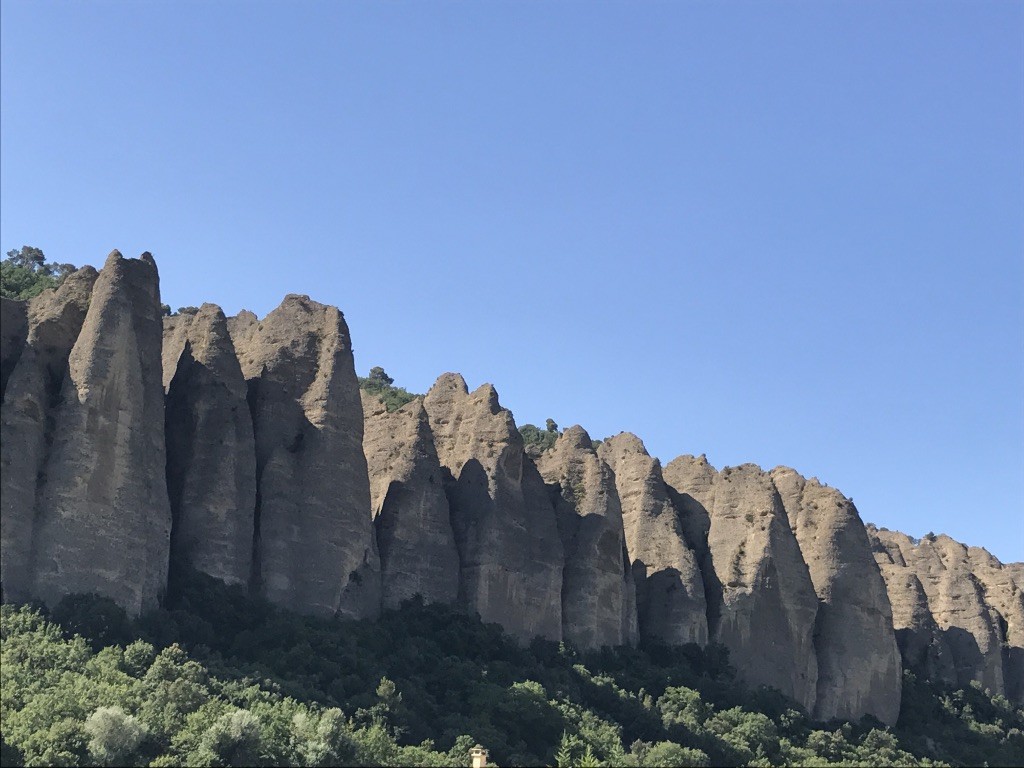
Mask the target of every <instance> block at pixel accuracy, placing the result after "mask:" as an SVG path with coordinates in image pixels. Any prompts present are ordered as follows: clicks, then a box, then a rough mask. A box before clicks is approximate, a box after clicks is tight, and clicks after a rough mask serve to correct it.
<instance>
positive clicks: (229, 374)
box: [0, 251, 1024, 723]
mask: <svg viewBox="0 0 1024 768" xmlns="http://www.w3.org/2000/svg"><path fill="white" fill-rule="evenodd" d="M160 308H161V305H160V295H159V280H158V276H157V270H156V265H155V264H154V262H153V260H152V258H151V257H150V256H149V255H148V254H143V256H142V257H141V258H139V259H125V258H122V257H121V255H120V254H118V253H117V252H116V251H115V252H114V253H112V254H111V255H110V257H109V258H108V259H107V262H106V264H105V265H104V268H103V270H102V271H101V272H99V273H97V272H96V270H94V269H92V268H91V267H86V268H83V269H81V270H78V271H77V272H75V273H74V274H72V275H71V276H70V277H69V278H68V279H67V280H66V281H65V282H64V283H63V284H62V285H61V286H60V288H58V289H57V290H55V291H46V292H44V293H43V294H41V295H40V296H38V297H37V298H35V299H33V300H32V301H30V302H18V301H11V300H7V299H5V300H3V301H2V302H0V322H2V327H0V401H2V404H0V426H2V440H0V466H2V474H0V514H2V519H0V523H2V525H0V587H2V593H3V598H4V599H5V600H10V601H25V600H32V599H39V600H43V601H44V602H47V603H49V604H51V605H52V604H54V603H55V602H57V601H58V600H59V599H60V598H61V597H63V596H64V595H66V594H69V593H75V592H97V593H99V594H101V595H106V596H108V597H111V598H113V599H114V600H115V601H117V602H118V603H119V604H120V605H122V606H123V607H124V608H125V609H126V610H127V611H128V612H129V613H131V614H138V613H140V612H142V611H144V610H146V609H148V608H151V607H153V606H155V605H157V603H158V601H159V600H160V598H161V595H162V594H163V593H164V591H165V590H166V588H167V580H168V577H169V572H170V573H173V572H175V569H182V570H186V569H196V570H199V571H204V572H205V573H207V574H210V575H212V576H214V577H216V578H218V579H221V580H223V581H225V582H227V583H232V584H238V585H243V586H246V587H247V588H248V589H249V590H251V591H253V592H256V593H259V594H262V595H264V596H266V597H267V598H269V599H270V600H272V601H273V602H275V603H277V604H279V605H282V606H285V607H287V608H289V609H292V610H296V611H300V612H303V613H309V614H316V615H321V616H335V615H340V616H347V617H372V616H374V615H376V614H377V612H378V611H379V610H380V609H381V608H382V607H383V608H390V607H393V606H396V605H398V604H399V603H401V602H402V601H403V600H405V599H408V598H410V597H414V596H416V595H419V596H420V597H422V598H423V599H424V600H427V601H432V602H440V603H456V604H460V605H462V606H463V607H465V608H467V609H470V610H473V611H476V612H477V613H479V614H480V616H482V617H483V618H484V619H485V620H487V621H494V622H498V623H500V624H501V625H502V626H503V627H504V628H505V629H506V630H508V631H509V632H510V633H512V634H513V635H514V636H516V637H517V638H519V639H521V640H523V641H529V640H530V639H532V638H533V637H535V636H541V637H544V638H547V639H550V640H565V641H568V642H571V643H573V644H574V645H577V646H580V647H599V646H603V645H627V644H634V643H637V642H640V641H647V642H651V641H653V642H659V643H669V644H681V643H690V642H694V643H698V644H702V645H703V644H705V643H707V642H709V641H710V642H718V643H722V644H723V645H725V646H726V647H727V648H728V649H729V651H730V658H731V661H732V663H733V664H734V666H735V667H736V668H737V670H738V672H739V674H740V676H741V677H742V678H743V679H745V680H746V681H747V682H748V683H752V684H765V685H770V686H774V687H776V688H778V689H779V690H780V691H782V692H783V693H785V694H786V695H788V696H790V697H792V698H794V699H795V700H796V701H798V702H799V703H800V704H801V705H802V706H804V707H805V708H806V709H807V710H808V712H809V713H810V714H811V716H812V717H814V718H818V719H829V718H834V717H838V718H844V719H857V718H859V717H860V716H862V715H865V714H870V715H873V716H874V717H876V718H878V719H879V720H882V721H884V722H887V723H891V722H893V721H894V720H895V717H896V714H897V712H898V709H899V697H900V680H901V672H902V668H903V667H907V668H909V669H911V670H913V671H914V672H916V673H917V674H920V675H923V676H925V677H927V678H929V679H932V680H936V681H940V682H949V683H953V684H956V685H960V686H964V685H968V684H970V683H971V682H973V681H977V682H979V683H981V684H982V685H984V686H985V687H987V688H989V689H991V690H992V691H994V692H999V693H1005V694H1006V695H1007V696H1008V697H1009V698H1011V699H1012V700H1014V701H1016V702H1018V703H1020V702H1022V700H1024V593H1022V591H1021V589H1022V586H1024V584H1022V582H1024V564H1020V563H1011V564H1006V565H1004V564H1002V563H1000V562H999V561H998V560H996V559H995V558H993V557H992V556H991V555H990V554H989V553H988V552H986V551H985V550H982V549H978V548H974V547H971V548H968V547H965V546H963V545H961V544H959V543H957V542H955V541H953V540H952V539H949V538H948V537H945V536H937V537H936V536H931V535H929V536H928V537H926V538H925V539H923V540H921V541H917V540H913V539H911V538H910V537H908V536H905V535H904V534H900V533H894V532H890V531H886V530H885V529H878V528H875V527H874V526H870V525H869V526H867V527H866V528H865V527H864V525H863V524H862V522H861V520H860V517H859V515H858V513H857V510H856V508H855V507H854V505H853V503H852V502H851V501H850V500H849V499H847V498H846V497H844V496H843V495H842V494H841V493H839V492H838V491H836V490H835V489H832V488H829V487H827V486H825V485H823V484H821V483H819V482H818V481H816V480H813V479H812V480H805V479H804V478H803V477H802V476H800V475H799V474H797V473H796V472H795V471H793V470H790V469H787V468H784V467H779V468H776V469H775V470H772V472H770V473H769V472H765V471H763V470H762V469H760V468H759V467H756V466H754V465H752V464H746V465H743V466H740V467H732V468H726V469H723V470H722V471H721V472H719V471H716V470H715V468H714V467H712V466H711V465H710V464H709V463H708V461H707V459H706V458H705V457H704V456H699V457H696V458H695V457H693V456H689V455H687V456H681V457H679V458H677V459H676V460H674V461H672V462H671V463H669V464H668V465H667V466H666V467H665V468H664V470H663V469H662V467H661V465H660V463H659V462H658V460H657V459H655V458H652V457H651V456H650V455H648V453H647V451H646V450H645V449H644V446H643V443H642V442H641V441H640V439H639V438H637V437H635V436H633V435H630V434H628V433H623V434H620V435H618V436H616V437H612V438H609V439H608V440H606V441H605V442H603V443H600V444H599V445H598V444H597V443H595V442H592V441H591V440H590V437H589V436H588V435H587V433H586V431H585V430H583V429H582V428H581V427H572V428H570V429H567V430H566V431H565V432H564V433H563V434H562V435H561V436H560V437H559V438H558V440H557V441H556V442H555V444H554V446H553V447H551V448H549V449H548V450H546V451H542V450H540V449H539V448H536V447H534V450H533V451H532V453H531V456H527V455H526V453H525V452H524V445H523V439H522V436H521V435H520V433H519V431H518V429H517V428H516V425H515V421H514V419H513V416H512V414H511V412H510V411H508V410H507V409H506V408H503V407H502V406H501V404H500V403H499V401H498V396H497V393H496V392H495V390H494V388H493V387H492V386H490V385H489V384H485V385H483V386H481V387H479V388H478V389H476V390H475V391H474V392H472V393H470V392H469V391H468V388H467V387H466V384H465V381H463V379H462V377H461V376H458V375H457V374H444V375H443V376H441V377H440V378H439V379H438V380H437V382H436V383H435V384H434V386H433V387H432V388H431V390H430V392H429V393H428V394H427V395H426V396H425V397H424V398H423V399H417V400H415V401H413V402H411V403H409V404H407V405H406V406H404V407H403V408H400V409H398V410H397V411H395V412H393V413H388V412H387V410H386V408H385V407H384V406H383V405H382V404H381V402H380V401H379V400H378V399H377V398H375V397H370V396H367V395H365V394H361V393H360V392H359V389H358V383H357V380H356V376H355V368H354V364H353V357H352V344H351V340H350V338H349V331H348V327H347V325H346V323H345V320H344V318H343V317H342V315H341V313H340V312H339V311H338V310H337V309H335V308H334V307H329V306H325V305H323V304H318V303H317V302H315V301H312V300H310V299H309V298H308V297H305V296H294V295H293V296H288V297H286V298H285V299H284V301H283V302H282V304H281V306H280V307H278V308H277V309H276V310H274V311H273V312H271V313H270V314H269V315H267V316H266V317H265V318H263V319H262V320H260V319H259V318H257V316H256V315H255V314H253V313H251V312H246V311H243V312H240V313H239V314H238V315H237V316H235V317H225V316H224V314H223V312H221V310H220V309H219V308H218V307H216V306H214V305H212V304H204V305H203V307H202V308H201V309H199V310H198V311H195V312H192V311H189V312H188V313H181V314H178V315H173V316H170V317H166V318H163V319H161V311H160ZM595 445H596V446H597V447H595Z"/></svg>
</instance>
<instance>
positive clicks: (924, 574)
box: [871, 528, 1006, 693]
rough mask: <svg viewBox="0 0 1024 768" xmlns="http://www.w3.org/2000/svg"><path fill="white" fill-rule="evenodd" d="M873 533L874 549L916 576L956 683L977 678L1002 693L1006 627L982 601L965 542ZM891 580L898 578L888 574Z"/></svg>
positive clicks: (881, 530)
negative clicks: (1003, 645)
mask: <svg viewBox="0 0 1024 768" xmlns="http://www.w3.org/2000/svg"><path fill="white" fill-rule="evenodd" d="M871 535H872V537H873V539H874V540H875V542H876V543H875V550H876V553H878V552H879V551H880V550H884V552H885V553H887V555H888V557H889V559H890V561H891V563H892V564H894V565H896V566H900V567H905V568H909V569H910V570H911V571H912V572H913V573H914V575H915V576H917V578H918V580H919V581H920V583H921V587H922V588H923V590H924V593H925V595H926V597H927V600H928V610H929V612H930V613H931V615H932V618H933V619H934V621H935V623H936V625H937V626H938V628H939V630H940V631H941V633H942V638H943V640H944V641H945V645H946V646H947V647H948V649H949V651H950V655H951V656H952V660H953V664H954V667H955V670H956V684H957V685H959V686H961V687H966V686H967V685H969V684H970V682H971V681H972V680H977V681H978V682H980V683H981V684H982V685H983V686H984V687H986V688H989V689H990V690H992V691H993V692H994V693H1004V692H1005V689H1006V686H1005V679H1004V668H1003V652H1002V642H1003V640H1004V633H1003V631H1002V628H1001V626H1000V618H999V616H998V613H997V611H996V610H995V609H994V608H992V607H991V606H989V605H988V604H986V602H985V590H984V586H983V584H982V583H981V582H980V581H979V579H978V577H977V576H975V574H974V573H973V572H972V564H971V562H970V559H969V553H968V550H967V547H965V546H963V545H962V544H960V543H959V542H956V541H954V540H953V539H951V538H949V537H948V536H935V537H933V536H927V537H925V538H924V539H921V540H920V541H919V542H915V541H914V540H912V539H911V538H910V537H909V536H907V535H906V534H903V533H899V532H895V531H887V530H885V529H884V528H883V529H875V530H873V531H872V532H871ZM877 556H878V555H877V554H876V557H877ZM890 581H891V582H892V583H894V584H898V583H899V582H898V581H896V580H895V579H893V578H891V577H890ZM898 599H905V598H893V597H892V596H890V600H892V601H893V602H896V601H897V600H898ZM899 628H900V627H899V626H898V625H897V629H899ZM908 666H909V664H908Z"/></svg>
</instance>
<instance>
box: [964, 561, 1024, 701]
mask: <svg viewBox="0 0 1024 768" xmlns="http://www.w3.org/2000/svg"><path fill="white" fill-rule="evenodd" d="M967 562H968V564H969V565H970V568H971V573H973V574H974V576H975V578H976V579H977V580H978V582H979V583H980V584H981V588H982V594H983V595H984V598H985V604H986V605H987V606H988V607H989V612H990V614H991V613H993V612H994V613H995V615H994V616H993V618H994V620H995V628H996V630H997V631H998V633H999V635H1000V637H1001V640H1002V650H1003V684H1004V686H1005V693H1006V697H1007V698H1009V699H1010V700H1011V701H1015V702H1017V703H1024V593H1022V591H1021V588H1020V585H1019V584H1018V583H1017V581H1016V579H1015V578H1014V574H1013V570H1012V569H1011V568H1006V567H1004V566H1003V564H1002V563H1000V562H999V561H998V560H997V559H996V558H995V557H993V556H992V555H991V554H990V553H989V552H988V550H985V549H982V548H981V547H968V548H967Z"/></svg>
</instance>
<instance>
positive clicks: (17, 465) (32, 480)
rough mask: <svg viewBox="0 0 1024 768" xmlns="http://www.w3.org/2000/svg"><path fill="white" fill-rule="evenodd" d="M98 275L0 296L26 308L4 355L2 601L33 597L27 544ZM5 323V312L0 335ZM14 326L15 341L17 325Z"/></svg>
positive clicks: (85, 272) (90, 272)
mask: <svg viewBox="0 0 1024 768" xmlns="http://www.w3.org/2000/svg"><path fill="white" fill-rule="evenodd" d="M96 277H97V272H96V270H95V269H93V268H92V267H84V268H83V269H80V270H78V271H76V272H74V273H73V274H71V275H69V276H68V278H67V279H66V280H65V281H64V283H63V284H62V285H61V286H60V288H58V289H57V290H55V291H54V290H49V291H44V292H43V293H42V294H40V295H39V296H37V297H36V298H34V299H32V300H31V301H30V302H28V303H27V304H23V303H21V302H9V300H7V299H5V300H4V302H5V304H4V305H5V307H6V306H7V304H8V303H11V304H18V305H19V306H20V308H21V309H20V310H19V312H20V311H24V329H23V331H24V339H22V340H21V348H20V349H17V350H16V354H15V352H13V351H7V352H6V353H5V357H6V359H7V360H8V361H11V360H13V361H14V362H15V363H16V365H15V366H14V370H12V371H11V372H10V376H9V379H8V384H9V386H8V388H7V390H6V391H5V396H4V401H3V406H2V408H0V434H2V436H3V439H2V441H0V467H2V471H0V515H2V524H0V583H2V585H3V595H4V599H6V600H17V601H23V600H29V599H31V598H33V597H35V594H34V592H33V590H34V576H33V541H34V538H35V531H36V527H37V515H38V505H39V494H40V491H41V490H42V487H43V485H44V483H45V481H46V472H45V471H44V470H45V467H46V461H47V458H48V456H49V453H50V449H51V447H52V445H53V439H54V412H55V410H56V408H57V406H58V405H59V401H60V395H61V388H62V386H63V384H64V379H65V378H66V376H67V369H68V356H69V355H70V354H71V349H72V347H74V345H75V341H76V340H77V339H78V334H79V333H80V332H81V330H82V323H83V322H84V321H85V315H86V312H87V311H88V309H89V298H90V296H91V294H92V287H93V284H94V283H95V282H96ZM5 311H9V310H5ZM15 316H16V317H17V313H15ZM7 322H8V317H7V316H6V315H5V318H4V323H5V327H4V335H5V336H7V334H8V330H9V329H8V328H7V327H6V323H7ZM13 330H14V331H15V332H16V333H15V334H13V335H14V336H15V339H16V340H17V339H18V338H20V337H21V334H22V329H20V328H18V327H15V328H14V329H13Z"/></svg>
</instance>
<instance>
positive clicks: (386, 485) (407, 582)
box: [361, 392, 459, 608]
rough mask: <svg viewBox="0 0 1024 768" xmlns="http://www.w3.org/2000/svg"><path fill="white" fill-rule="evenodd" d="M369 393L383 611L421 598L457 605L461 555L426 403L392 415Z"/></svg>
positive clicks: (367, 439)
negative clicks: (415, 598)
mask: <svg viewBox="0 0 1024 768" xmlns="http://www.w3.org/2000/svg"><path fill="white" fill-rule="evenodd" d="M361 394H362V399H363V418H364V424H363V450H364V452H365V453H366V463H367V466H368V467H369V472H370V509H371V512H372V514H373V522H374V530H375V531H376V535H377V549H378V550H379V552H380V569H381V596H382V602H383V606H384V607H385V608H394V607H397V606H398V605H399V604H400V603H401V602H402V601H403V600H407V599H409V598H411V597H413V596H414V595H420V596H422V597H423V600H424V601H425V602H428V603H445V604H453V603H455V602H456V600H457V598H458V595H459V553H458V550H457V548H456V546H455V534H454V533H453V532H452V526H451V520H450V513H449V510H448V497H447V496H446V495H445V492H444V476H443V474H442V472H441V464H440V463H439V462H438V459H437V450H436V449H435V448H434V438H433V435H432V434H431V432H430V424H429V422H428V420H427V412H426V410H425V409H424V407H423V401H422V400H421V399H419V398H417V399H416V400H413V401H412V402H411V403H407V404H406V405H405V406H404V407H402V408H400V409H398V410H397V411H395V412H393V413H388V412H387V409H386V408H385V407H384V404H383V403H382V402H381V400H380V398H378V397H376V396H375V395H370V394H367V393H366V392H363V393H361Z"/></svg>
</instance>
